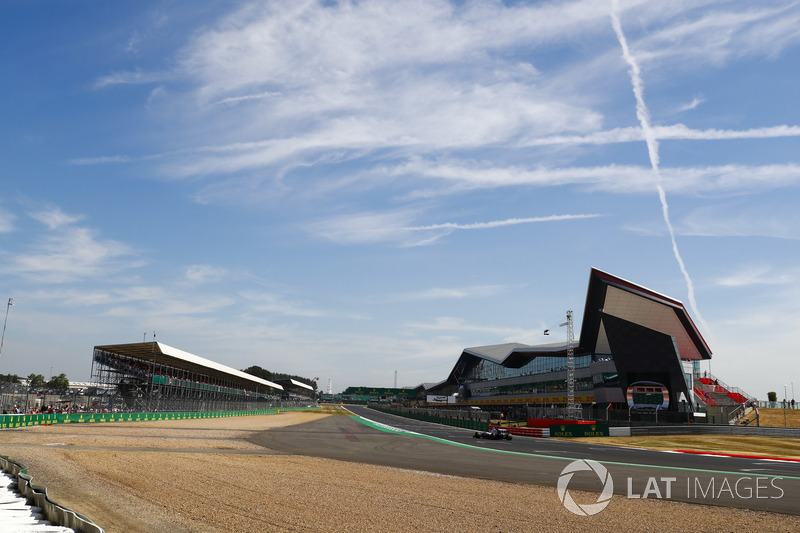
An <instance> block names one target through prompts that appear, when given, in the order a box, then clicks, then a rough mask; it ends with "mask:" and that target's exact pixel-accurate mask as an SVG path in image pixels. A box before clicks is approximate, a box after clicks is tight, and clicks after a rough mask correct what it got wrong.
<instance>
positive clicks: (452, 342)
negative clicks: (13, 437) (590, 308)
mask: <svg viewBox="0 0 800 533" xmlns="http://www.w3.org/2000/svg"><path fill="white" fill-rule="evenodd" d="M615 6H616V7H615ZM615 20H616V21H618V22H619V24H618V25H617V26H616V28H615V24H614V23H613V22H614V21H615ZM797 28H800V4H798V3H797V2H787V1H774V2H755V3H753V2H725V1H707V2H704V1H699V0H691V1H672V2H645V1H633V0H632V1H625V0H621V1H620V2H619V4H618V5H617V4H616V3H615V2H613V1H611V0H608V1H606V0H603V1H577V2H560V3H546V2H522V1H518V2H492V1H480V2H478V1H475V2H446V1H442V0H419V1H413V0H409V1H403V2H375V1H364V2H335V1H329V2H315V1H305V2H301V1H297V2H229V1H225V2H171V1H164V2H157V1H151V2H89V1H65V2H45V1H18V2H15V1H6V2H3V3H2V5H1V6H0V35H2V37H0V39H2V46H1V47H0V54H2V64H3V70H4V83H3V84H2V86H0V92H1V94H2V98H0V116H2V117H3V123H2V127H1V128H0V135H2V137H0V140H1V141H2V142H0V157H2V163H3V164H2V167H0V187H1V189H0V190H2V192H1V193H0V300H2V302H3V303H5V302H6V301H7V298H9V297H12V298H14V304H15V305H14V306H13V307H11V308H10V313H9V317H8V328H7V331H6V336H5V344H4V346H3V350H2V354H0V372H2V373H8V372H11V373H18V374H22V375H27V374H29V373H31V372H36V373H41V374H45V375H46V376H47V377H49V376H50V375H53V374H58V373H60V372H65V373H67V375H68V377H69V378H70V379H71V380H73V381H79V380H86V379H88V378H89V374H90V370H91V351H92V347H93V346H94V345H98V344H115V343H126V342H138V341H141V340H142V339H143V338H144V337H145V334H146V337H147V338H148V340H149V339H151V338H152V336H153V332H154V331H155V332H156V339H157V340H159V341H161V342H164V343H166V344H169V345H172V346H175V347H177V348H180V349H182V350H185V351H189V352H192V353H195V354H197V355H200V356H203V357H207V358H210V359H213V360H216V361H219V362H221V363H224V364H227V365H230V366H232V367H235V368H244V367H247V366H250V365H260V366H262V367H265V368H269V369H270V370H274V371H280V372H288V373H292V374H299V375H303V376H307V377H320V378H321V379H320V387H321V388H323V389H325V388H326V387H327V380H328V378H331V379H332V383H333V389H334V391H336V392H338V391H340V390H342V389H344V388H345V387H347V386H349V385H370V386H392V385H393V383H394V372H395V371H397V383H398V385H399V386H414V385H417V384H419V383H421V382H423V381H438V380H441V379H444V378H445V377H446V376H447V373H448V372H449V370H450V369H451V368H452V365H453V364H454V362H455V360H456V358H457V357H458V356H459V354H460V353H461V350H462V349H463V348H465V347H469V346H480V345H488V344H497V343H503V342H523V343H530V344H536V343H543V342H553V341H558V340H560V339H563V338H565V335H566V332H565V331H564V329H565V328H559V327H558V324H559V323H561V322H563V321H564V316H565V313H566V310H567V309H574V310H575V318H576V323H577V324H580V320H581V319H582V313H583V306H584V303H585V291H586V287H587V283H588V277H589V271H590V268H591V267H593V266H594V267H597V268H600V269H603V270H606V271H609V272H611V273H612V274H615V275H618V276H621V277H623V278H626V279H629V280H630V281H633V282H635V283H638V284H641V285H644V286H646V287H648V288H650V289H652V290H655V291H658V292H661V293H663V294H666V295H668V296H671V297H674V298H676V299H679V300H681V301H683V302H684V303H685V304H686V305H687V308H689V312H690V314H691V315H692V317H693V318H694V320H695V322H696V323H697V324H698V326H699V327H700V329H701V331H702V333H703V335H704V336H705V337H706V339H707V340H708V343H709V345H710V347H711V349H712V351H713V352H714V359H713V360H712V363H711V370H712V372H713V373H715V374H716V375H718V376H719V377H720V378H721V379H722V380H723V381H725V382H727V383H729V384H731V385H734V386H738V387H741V388H742V389H744V390H745V391H747V392H750V393H752V394H755V395H757V396H759V397H760V398H762V399H765V397H766V393H767V391H771V390H774V391H780V392H779V396H781V397H782V395H783V386H784V384H785V385H787V386H788V387H789V395H790V396H791V385H792V383H795V382H796V386H797V390H798V392H800V371H799V370H800V363H798V362H797V361H798V359H797V354H796V353H794V352H795V351H796V344H797V343H796V332H797V330H798V328H799V327H800V261H798V254H799V253H800V246H798V239H799V238H800V214H798V209H797V203H798V199H800V194H798V184H800V161H798V159H799V158H800V155H799V154H800V106H798V103H797V95H798V94H800V68H798V67H799V66H800V64H799V63H798V57H800V55H799V53H800V31H798V29H797ZM624 51H626V52H627V53H623V52H624ZM634 89H636V91H634ZM660 193H663V194H660ZM664 208H667V210H668V211H667V212H668V218H666V217H665V216H664V213H665V209H664ZM673 243H674V245H673ZM681 262H682V263H683V265H684V266H683V268H682V267H681ZM4 307H5V306H4ZM3 311H5V309H3ZM546 328H547V329H550V330H551V331H552V332H553V334H552V335H551V336H549V337H543V336H542V332H543V330H544V329H546ZM145 332H146V333H145Z"/></svg>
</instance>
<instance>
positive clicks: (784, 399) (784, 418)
mask: <svg viewBox="0 0 800 533" xmlns="http://www.w3.org/2000/svg"><path fill="white" fill-rule="evenodd" d="M783 427H786V385H784V386H783Z"/></svg>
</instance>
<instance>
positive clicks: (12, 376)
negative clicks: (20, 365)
mask: <svg viewBox="0 0 800 533" xmlns="http://www.w3.org/2000/svg"><path fill="white" fill-rule="evenodd" d="M0 380H2V381H5V382H7V383H22V381H21V380H20V379H19V376H18V375H16V374H8V375H7V376H0Z"/></svg>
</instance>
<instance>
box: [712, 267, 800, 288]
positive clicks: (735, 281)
mask: <svg viewBox="0 0 800 533" xmlns="http://www.w3.org/2000/svg"><path fill="white" fill-rule="evenodd" d="M794 281H795V277H794V276H793V275H791V274H776V273H775V272H773V269H772V267H770V266H769V265H752V266H747V267H743V268H740V269H739V270H737V271H736V272H733V273H731V274H728V275H727V276H724V277H721V278H718V279H717V280H716V281H715V283H716V284H717V285H720V286H723V287H750V286H753V285H785V284H789V283H794Z"/></svg>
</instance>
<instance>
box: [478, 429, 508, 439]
mask: <svg viewBox="0 0 800 533" xmlns="http://www.w3.org/2000/svg"><path fill="white" fill-rule="evenodd" d="M473 437H474V438H476V439H489V440H503V439H505V440H511V433H509V432H508V430H507V429H503V428H492V429H490V430H489V431H476V432H475V435H473Z"/></svg>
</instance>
